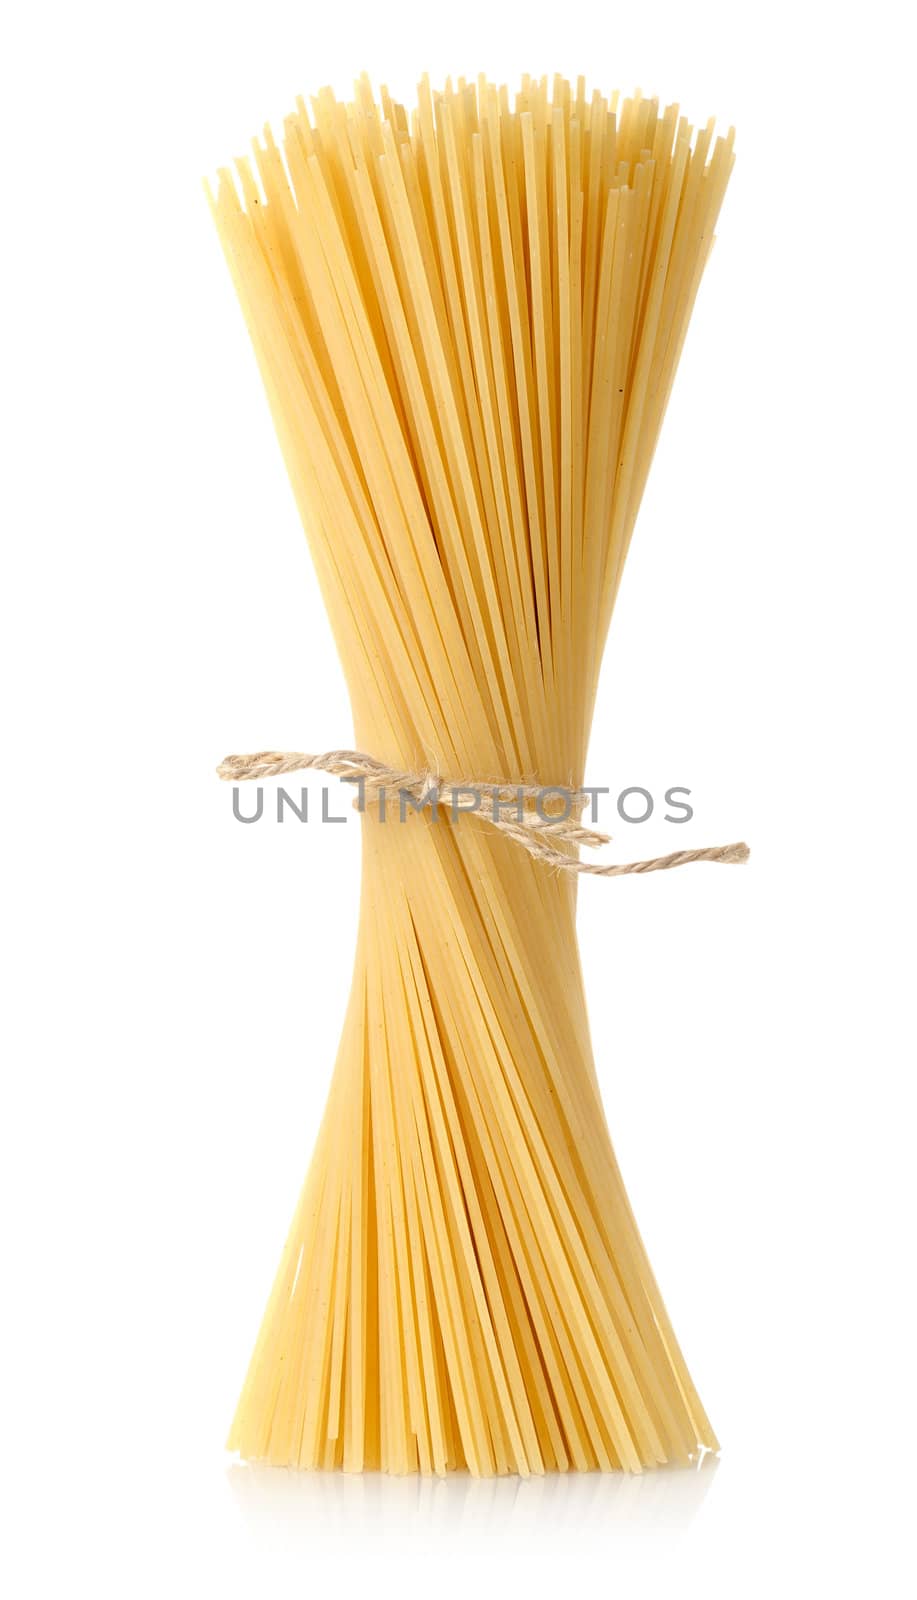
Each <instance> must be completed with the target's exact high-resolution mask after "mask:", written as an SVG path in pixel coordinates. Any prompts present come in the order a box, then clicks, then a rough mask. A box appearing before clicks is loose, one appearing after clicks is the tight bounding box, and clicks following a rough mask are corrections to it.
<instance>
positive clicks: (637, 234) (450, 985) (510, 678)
mask: <svg viewBox="0 0 917 1600" xmlns="http://www.w3.org/2000/svg"><path fill="white" fill-rule="evenodd" d="M732 163H733V154H732V134H731V133H730V134H729V136H728V137H715V136H714V131H713V126H712V124H708V125H707V126H706V127H704V128H702V129H700V130H699V131H695V130H693V129H692V128H691V127H690V126H689V124H688V123H687V122H686V121H685V119H684V118H683V117H681V116H680V115H679V111H678V108H677V106H674V105H672V106H668V107H667V108H665V109H664V110H662V109H660V107H659V105H658V103H657V102H656V101H655V100H650V99H646V98H644V97H642V96H641V95H640V94H639V93H638V94H635V95H634V96H632V97H631V98H629V99H624V100H623V101H620V100H619V99H618V96H617V95H614V96H612V97H611V98H610V99H608V98H606V97H604V96H603V95H602V94H600V93H598V92H595V93H592V94H591V95H587V91H586V85H585V82H584V80H583V79H580V80H579V81H578V82H577V83H576V84H575V85H574V84H570V83H568V82H567V81H566V80H564V79H563V78H555V79H554V80H553V81H551V82H550V83H549V82H548V81H547V80H544V79H543V80H541V81H536V80H533V79H530V78H523V79H522V83H521V88H520V90H519V92H518V93H516V94H515V95H512V96H511V95H510V93H509V92H508V91H507V89H505V88H501V87H497V86H495V85H493V84H491V83H489V82H487V81H485V80H484V79H483V78H481V79H480V80H478V81H477V83H475V84H469V83H466V82H464V81H463V80H461V79H459V80H458V82H457V83H456V84H454V85H453V84H447V86H446V87H445V88H444V89H443V90H442V91H436V92H434V91H433V90H432V89H431V86H430V84H429V83H428V82H427V81H426V80H424V81H423V82H421V84H420V86H419V91H418V96H417V104H416V107H414V108H413V109H411V110H410V112H409V111H407V110H406V109H405V108H404V107H403V106H401V105H399V104H398V103H396V102H395V101H394V100H393V99H392V98H391V96H390V95H389V94H388V93H387V91H386V90H385V89H383V90H382V91H381V94H380V97H379V99H378V100H376V99H375V98H374V97H373V93H372V91H371V89H370V87H369V84H368V83H367V82H366V81H365V80H361V81H360V82H359V84H358V85H357V87H356V92H355V99H354V100H353V102H352V103H350V104H342V103H341V102H339V101H338V100H337V99H336V98H335V97H334V96H333V94H332V93H331V92H330V90H323V91H322V92H321V93H319V94H318V95H317V96H316V97H315V98H314V99H313V100H312V101H311V103H310V105H309V106H308V107H307V106H306V105H305V104H304V103H302V102H299V103H298V105H297V108H296V110H295V112H294V113H293V114H292V115H291V116H290V117H288V118H287V120H286V122H285V123H284V126H283V135H282V139H279V140H278V139H275V137H274V136H273V135H272V133H271V132H270V130H266V131H265V133H264V135H263V137H262V138H261V139H260V140H258V141H257V142H256V143H255V146H254V156H253V158H251V159H242V160H239V161H238V162H237V163H236V164H235V170H234V172H231V171H229V170H224V171H221V172H220V174H219V178H218V182H217V186H216V191H215V194H214V195H212V196H211V201H212V206H213V213H214V217H215V219H216V223H217V227H218V229H219V233H220V237H221V239H222V242H223V245H224V248H225V253H226V257H227V261H228V263H229V266H230V269H231V271H232V274H233V278H234V280H235V284H236V288H237V290H238V295H239V299H240V301H241V304H242V307H243V310H244V313H245V317H246V320H247V324H248V328H249V332H250V334H251V338H252V342H253V344H254V348H255V351H256V354H257V357H258V361H259V364H260V369H261V373H262V376H263V380H264V384H265V388H266V390H267V394H268V398H269V401H270V404H271V408H272V412H273V416H274V421H275V423H276V427H277V432H278V434H279V437H280V441H281V444H282V447H283V451H284V455H285V459H286V464H287V468H288V471H289V475H290V479H291V481H292V485H293V488H294V491H295V494H296V497H297V501H298V504H299V508H300V511H301V515H302V520H303V523H304V526H305V529H306V532H307V535H308V538H309V542H310V546H311V549H312V553H313V556H314V561H315V566H316V569H317V573H318V577H319V581H320V584H321V588H322V593H323V597H324V600H325V603H326V605H327V608H328V611H329V614H330V617H331V621H332V625H333V629H334V633H335V637H336V641H337V646H338V649H339V652H340V657H341V661H342V664H343V668H344V672H345V674H346V677H347V683H348V686H349V690H350V695H351V699H352V704H353V718H354V730H355V736H356V743H357V745H358V747H359V749H360V750H362V751H367V752H371V754H372V756H373V757H374V758H376V759H377V760H378V761H380V762H382V763H385V764H386V765H387V766H390V767H393V768H395V769H397V770H405V771H412V772H416V771H421V772H424V771H432V772H435V773H437V774H442V775H444V777H446V778H448V779H449V780H451V781H452V782H462V781H469V780H475V781H478V782H488V783H494V784H511V783H513V782H519V783H524V784H529V785H531V784H539V785H544V786H557V787H559V788H566V789H572V790H576V789H578V788H579V787H580V786H581V785H582V784H583V782H584V769H585V761H586V751H587V745H588V740H589V732H590V725H591V721H592V714H593V707H594V703H595V696H596V687H597V683H598V677H599V668H600V663H601V657H602V650H603V645H604V642H605V638H606V634H607V631H608V627H609V622H610V619H611V615H612V609H613V606H614V603H615V596H616V594H617V591H618V586H619V583H620V579H621V572H622V568H623V565H624V561H625V558H626V556H627V551H628V546H629V544H630V538H631V533H632V531H633V527H634V522H635V519H636V516H637V511H638V507H639V505H640V500H641V497H642V494H643V490H644V485H645V483H646V478H647V473H648V471H649V467H650V462H651V460H652V457H653V452H654V449H655V445H656V440H657V438H658V435H659V430H660V425H661V423H662V418H663V415H664V412H665V409H666V404H667V401H668V398H669V393H670V390H671V386H672V381H673V378H674V375H675V370H676V367H677V365H678V360H679V355H680V352H681V348H682V343H683V340H684V337H685V332H686V329H687V325H688V321H689V318H690V315H691V310H692V306H693V304H694V299H695V296H696V294H697V290H698V285H699V282H700V279H701V275H702V273H703V269H704V265H705V263H706V261H707V258H708V255H709V253H710V248H711V245H712V243H713V230H714V225H715V223H716V219H717V214H718V212H719V209H720V204H721V201H722V199H723V194H724V191H725V188H726V184H727V181H728V178H729V173H730V170H731V167H732ZM361 832H362V841H363V846H362V847H363V886H362V898H361V908H360V923H359V935H358V944H357V952H356V960H355V968H354V975H353V986H352V991H351V996H350V1002H349V1006H348V1010H347V1015H346V1019H345V1022H344V1028H343V1034H342V1038H341V1043H340V1048H339V1053H338V1057H337V1063H336V1066H335V1068H334V1074H333V1078H332V1082H331V1089H330V1094H329V1098H328V1102H327V1108H326V1111H325V1114H324V1118H323V1121H322V1124H321V1129H320V1132H319V1135H318V1141H317V1145H316V1148H315V1151H314V1154H313V1157H312V1162H311V1166H310V1168H309V1172H308V1176H307V1179H306V1182H305V1186H304V1188H303V1191H302V1196H301V1199H300V1202H299V1205H298V1207H297V1210H296V1214H295V1216H294V1219H293V1223H292V1226H291V1228H290V1232H289V1237H288V1239H287V1243H286V1248H285V1250H284V1252H283V1256H282V1259H281V1262H280V1266H279V1270H278V1272H277V1276H276V1280H275V1283H274V1288H273V1292H272V1294H271V1297H270V1301H269V1304H268V1306H267V1310H266V1312H265V1315H264V1319H263V1322H262V1326H261V1331H260V1334H259V1336H258V1339H257V1343H256V1346H255V1350H254V1353H253V1355H252V1359H251V1364H250V1367H249V1370H248V1375H247V1377H246V1379H245V1383H244V1387H243V1389H242V1394H241V1398H240V1400H239V1403H238V1409H237V1411H236V1415H235V1419H234V1422H233V1425H232V1430H231V1433H230V1438H229V1445H230V1447H231V1448H232V1449H235V1450H238V1451H240V1452H241V1454H242V1455H243V1456H244V1457H246V1458H250V1459H259V1460H265V1461H268V1462H272V1463H277V1464H284V1465H293V1466H300V1467H316V1468H343V1469H344V1470H345V1471H360V1470H363V1469H369V1468H382V1469H384V1470H386V1471H389V1472H396V1473H406V1472H417V1471H420V1472H424V1473H446V1472H448V1471H450V1470H453V1469H467V1470H468V1471H469V1472H471V1473H472V1474H476V1475H488V1474H495V1473H508V1472H511V1473H520V1474H529V1473H541V1472H544V1471H553V1470H560V1471H563V1470H567V1469H578V1470H590V1469H602V1470H612V1469H624V1470H627V1471H630V1472H638V1471H640V1470H641V1469H643V1468H648V1467H653V1466H656V1465H658V1464H662V1463H666V1462H685V1461H688V1460H690V1459H692V1458H694V1457H696V1456H697V1454H698V1452H700V1451H702V1450H714V1449H716V1448H717V1441H716V1438H715V1435H714V1433H713V1430H712V1428H711V1426H710V1423H709V1421H708V1420H707V1416H706V1414H705V1412H704V1409H703V1406H702V1404H701V1401H700V1399H699V1397H698V1394H697V1392H696V1390H695V1387H694V1384H693V1383H692V1381H691V1377H690V1375H689V1372H688V1369H687V1366H686V1364H685V1361H684V1359H683V1357H682V1353H681V1351H680V1349H679V1346H678V1343H677V1341H676V1338H675V1334H674V1332H673V1329H672V1326H671V1323H670V1321H669V1318H668V1316H667V1314H666V1310H665V1306H664V1304H663V1301H662V1297H661V1295H660V1291H659V1288H658V1286H657V1284H656V1280H655V1278H654V1276H653V1273H652V1270H651V1267H650V1264H649V1261H648V1259H647V1255H646V1251H645V1249H644V1247H643V1244H642V1242H641V1239H640V1235H639V1232H638V1230H637V1225H636V1222H635V1220H634V1216H633V1213H632V1210H631V1207H630V1204H629V1202H628V1197H627V1194H626V1191H625V1188H624V1184H623V1182H622V1179H621V1175H620V1172H619V1169H618V1165H617V1162H616V1160H615V1155H614V1151H613V1148H612V1144H611V1140H610V1138H609V1133H608V1129H607V1126H606V1121H605V1116H604V1112H603V1108H602V1103H601V1098H600V1092H599V1085H598V1079H597V1075H596V1069H595V1065H594V1061H593V1055H592V1049H591V1045H590V1038H589V1028H588V1022H587V1014H586V1003H585V997H584V992H583V982H582V976H581V971H580V961H579V955H578V950H577V941H576V927H575V915H576V894H577V887H576V879H575V877H574V876H573V875H571V874H567V873H564V872H560V871H557V870H552V869H551V868H550V867H549V866H546V865H545V864H544V862H542V861H540V860H538V859H534V858H533V857H532V855H530V854H528V853H526V852H525V851H524V850H521V849H519V848H518V846H517V844H516V843H515V842H514V841H513V840H512V838H510V837H507V836H505V835H504V834H503V833H502V832H501V831H499V830H497V829H494V828H492V827H486V826H483V825H482V824H481V822H480V820H479V819H476V818H475V817H473V816H465V815H455V814H451V813H450V811H449V810H448V808H443V807H440V808H439V809H438V810H436V811H435V814H434V809H433V808H432V807H425V808H422V809H419V810H417V811H415V810H414V809H413V808H412V809H411V811H410V814H409V815H407V816H406V818H405V820H404V821H403V822H402V821H400V820H399V819H398V818H397V816H396V815H394V814H393V812H392V808H389V812H388V814H387V815H386V817H385V818H383V817H382V816H381V815H380V812H379V808H378V806H374V805H372V804H367V805H366V807H365V809H364V811H363V816H362V820H361ZM558 848H560V849H563V850H566V851H567V852H569V853H575V850H576V846H575V845H573V844H562V845H560V846H558ZM604 892H608V893H612V892H613V891H611V890H608V891H604Z"/></svg>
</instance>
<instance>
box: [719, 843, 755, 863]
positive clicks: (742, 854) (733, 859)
mask: <svg viewBox="0 0 917 1600" xmlns="http://www.w3.org/2000/svg"><path fill="white" fill-rule="evenodd" d="M750 855H751V851H750V850H749V848H748V845H747V844H745V843H744V842H743V843H742V844H727V845H726V846H725V847H724V849H723V853H722V855H721V856H720V857H719V858H718V859H719V860H720V861H722V862H724V863H725V864H726V866H739V867H741V866H744V865H745V862H746V861H747V860H748V858H749V856H750Z"/></svg>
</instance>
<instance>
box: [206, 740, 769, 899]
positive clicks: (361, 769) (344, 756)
mask: <svg viewBox="0 0 917 1600" xmlns="http://www.w3.org/2000/svg"><path fill="white" fill-rule="evenodd" d="M310 771H315V772H327V773H330V774H331V776H332V777H336V778H343V779H345V780H346V781H348V782H351V783H359V784H361V785H362V789H361V794H360V800H359V801H358V802H357V805H358V809H360V810H362V809H363V802H364V800H365V799H367V798H370V797H373V796H375V797H376V800H377V803H378V797H379V795H380V794H382V793H388V792H389V791H394V792H396V793H399V794H401V793H404V794H407V795H410V796H411V799H412V801H413V802H414V803H415V807H416V808H417V809H421V808H422V807H425V806H427V805H430V806H437V805H439V804H441V803H447V804H448V805H449V807H450V809H451V812H452V814H453V816H456V815H458V814H459V813H464V814H466V815H468V816H474V817H477V818H478V819H479V820H480V821H481V822H484V823H486V824H487V825H488V827H491V828H494V829H496V831H497V832H498V833H502V834H503V835H504V837H505V838H507V839H512V840H513V841H514V842H515V843H516V844H518V845H520V846H521V848H522V849H523V850H527V851H528V853H529V855H530V856H534V857H535V859H536V860H537V861H543V862H545V863H546V864H547V865H548V866H551V867H555V868H557V869H558V871H560V872H577V873H585V874H588V875H590V876H591V877H596V878H623V877H626V876H628V875H629V874H630V873H638V872H661V871H664V870H667V869H668V868H669V867H683V866H687V865H688V864H689V863H690V862H692V861H715V862H720V863H722V864H724V865H727V866H735V865H741V864H742V863H743V862H745V861H747V860H748V857H749V854H750V851H749V848H748V845H747V844H743V843H739V844H721V845H712V846H708V847H707V848H706V849H702V850H675V851H673V852H672V854H671V855H667V856H654V857H653V858H652V859H651V860H649V861H624V862H614V863H610V864H605V865H601V864H600V863H596V862H592V861H581V860H579V858H578V857H576V856H572V855H568V854H567V853H566V851H564V850H562V849H558V847H557V846H558V844H566V845H576V846H578V845H587V846H588V847H589V848H590V849H596V848H599V847H601V846H602V845H606V844H610V843H611V836H610V835H609V834H607V833H599V831H598V829H596V828H587V827H584V825H583V823H582V822H581V821H580V816H581V813H582V810H583V807H584V806H585V805H587V804H588V803H589V801H590V800H591V798H592V795H591V792H590V790H588V789H566V788H562V787H560V786H553V785H552V786H551V787H548V786H546V785H543V784H528V783H477V782H475V783H471V782H469V783H452V782H448V781H446V780H444V779H442V778H440V777H439V776H438V775H437V774H436V773H435V772H406V771H401V770H399V769H398V768H397V767H390V766H388V765H387V763H386V762H384V761H379V760H377V758H376V757H375V756H370V755H366V754H364V752H363V751H361V750H328V751H326V752H325V754H324V755H318V756H313V755H305V754H303V752H302V751H295V750H294V751H288V752H286V753H284V752H281V751H277V750H261V751H258V752H256V753H255V754H254V755H248V756H227V757H226V759H225V761H221V763H220V765H219V766H218V767H217V775H218V777H220V778H222V780H223V782H224V783H250V782H253V781H254V780H256V779H258V778H278V777H282V776H283V775H284V774H285V773H288V772H310ZM484 794H486V795H488V796H489V797H490V801H491V803H490V806H489V807H482V806H481V798H480V797H481V796H482V795H484ZM548 796H551V797H554V798H555V799H556V798H563V800H564V801H565V802H568V804H567V806H566V810H565V812H564V814H563V815H562V816H561V815H556V816H555V815H551V813H550V812H549V811H548V812H547V814H545V812H546V811H547V806H548V804H549V803H550V802H549V801H548V800H547V798H546V797H548ZM536 801H540V802H541V806H542V807H543V808H544V809H543V810H535V809H531V806H532V803H533V802H536ZM513 802H515V804H516V814H515V815H514V816H507V815H506V814H505V812H504V811H503V810H501V806H506V805H508V804H512V803H513Z"/></svg>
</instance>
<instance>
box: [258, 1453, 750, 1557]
mask: <svg viewBox="0 0 917 1600" xmlns="http://www.w3.org/2000/svg"><path fill="white" fill-rule="evenodd" d="M718 1465H719V1461H718V1458H717V1457H716V1456H712V1455H710V1454H707V1455H706V1456H704V1457H703V1458H702V1460H701V1461H700V1462H699V1463H698V1464H697V1465H696V1466H694V1467H672V1468H663V1469H661V1470H659V1471H656V1472H646V1473H643V1474H642V1475H640V1476H639V1477H631V1476H628V1475H627V1474H624V1473H607V1474H604V1473H599V1472H589V1473H573V1472H571V1473H551V1474H549V1475H546V1476H545V1477H540V1478H528V1479H524V1478H471V1477H469V1476H468V1475H467V1474H465V1473H456V1474H453V1475H450V1477H448V1478H421V1477H410V1478H393V1477H387V1476H386V1475H384V1474H383V1473H377V1472H374V1473H365V1474H363V1475H360V1476H358V1475H355V1474H354V1475H350V1474H347V1473H342V1472H292V1471H287V1470H285V1469H284V1468H280V1467H264V1466H257V1465H252V1464H249V1463H244V1462H243V1463H237V1464H235V1465H234V1466H232V1467H230V1468H229V1470H228V1472H227V1478H228V1480H229V1483H230V1486H231V1488H232V1492H233V1496H234V1498H235V1501H236V1504H237V1506H238V1508H239V1510H240V1511H241V1513H242V1515H243V1517H244V1519H245V1521H246V1522H247V1523H248V1524H249V1525H250V1527H251V1531H252V1532H253V1533H256V1534H258V1533H262V1532H268V1531H269V1530H271V1529H274V1530H277V1529H281V1528H283V1529H286V1530H287V1531H288V1532H290V1533H291V1534H296V1533H297V1532H298V1531H300V1530H301V1531H302V1532H303V1533H306V1534H308V1535H309V1536H310V1537H312V1538H314V1536H315V1534H316V1533H317V1532H321V1533H323V1534H330V1535H332V1536H334V1535H338V1534H341V1535H343V1534H345V1533H347V1534H350V1535H353V1533H354V1532H355V1531H357V1530H359V1531H360V1532H361V1533H371V1532H373V1530H375V1529H378V1530H379V1531H381V1530H383V1529H387V1530H390V1529H392V1528H395V1529H399V1528H400V1529H402V1530H403V1531H405V1532H412V1533H423V1534H436V1533H440V1532H442V1533H447V1532H448V1533H455V1532H456V1531H459V1532H460V1531H463V1530H464V1531H468V1532H474V1533H475V1534H487V1533H488V1532H494V1533H500V1534H503V1533H506V1532H508V1531H509V1532H512V1533H513V1534H519V1533H522V1534H530V1533H531V1534H533V1535H534V1534H537V1533H538V1532H540V1531H547V1532H551V1531H557V1530H558V1529H564V1528H566V1529H568V1530H571V1531H572V1530H576V1529H581V1530H583V1531H590V1532H614V1533H615V1534H618V1533H622V1532H624V1533H633V1534H641V1535H642V1534H649V1533H654V1534H657V1533H677V1532H679V1531H682V1530H684V1529H685V1528H687V1527H688V1526H689V1524H690V1523H691V1522H692V1521H693V1520H694V1518H695V1516H696V1515H697V1513H698V1511H699V1510H700V1507H701V1505H702V1504H703V1501H704V1499H705V1498H706V1496H707V1494H708V1493H709V1490H710V1488H711V1485H712V1483H713V1479H714V1476H715V1474H716V1470H717V1467H718Z"/></svg>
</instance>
